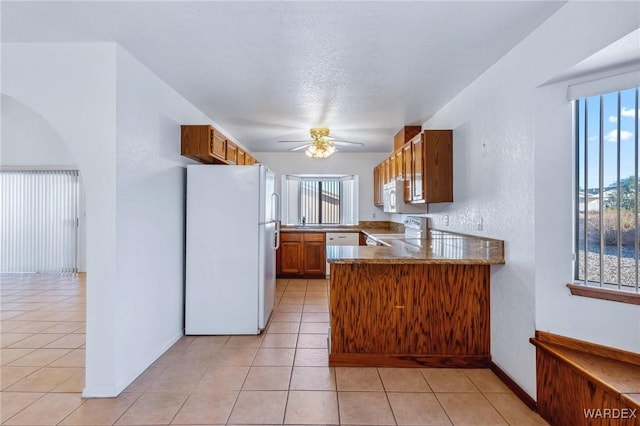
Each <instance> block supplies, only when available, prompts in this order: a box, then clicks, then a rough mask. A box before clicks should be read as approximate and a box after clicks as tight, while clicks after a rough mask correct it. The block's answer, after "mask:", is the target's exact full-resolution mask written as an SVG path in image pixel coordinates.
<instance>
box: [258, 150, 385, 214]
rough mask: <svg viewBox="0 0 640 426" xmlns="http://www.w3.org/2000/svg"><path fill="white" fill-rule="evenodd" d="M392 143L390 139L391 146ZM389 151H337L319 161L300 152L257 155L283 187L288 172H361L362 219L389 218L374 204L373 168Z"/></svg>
mask: <svg viewBox="0 0 640 426" xmlns="http://www.w3.org/2000/svg"><path fill="white" fill-rule="evenodd" d="M391 144H392V142H391V141H390V142H389V145H390V146H391ZM388 156H389V154H388V153H380V152H363V153H353V152H337V153H335V154H333V155H332V156H331V157H329V158H326V159H323V160H320V159H314V158H309V157H307V156H306V154H304V153H298V152H257V153H255V157H256V158H257V159H258V161H260V162H261V163H264V164H266V165H267V166H268V167H269V168H270V169H271V170H273V171H274V172H275V173H276V174H277V175H278V177H277V179H278V182H279V184H278V185H279V186H278V188H281V186H280V185H281V184H280V182H281V176H282V175H285V174H323V173H326V174H355V175H358V183H359V187H358V198H359V216H360V221H385V220H390V219H391V217H390V215H389V214H387V213H384V212H383V211H382V207H376V206H374V205H373V168H374V167H375V166H377V165H378V164H380V162H381V161H383V160H384V159H385V158H387V157H388Z"/></svg>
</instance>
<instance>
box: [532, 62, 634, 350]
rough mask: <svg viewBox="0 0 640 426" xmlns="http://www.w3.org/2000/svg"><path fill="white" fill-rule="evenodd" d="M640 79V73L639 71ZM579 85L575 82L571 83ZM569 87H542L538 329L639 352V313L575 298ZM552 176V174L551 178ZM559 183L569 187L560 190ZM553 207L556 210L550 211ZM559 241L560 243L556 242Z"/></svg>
mask: <svg viewBox="0 0 640 426" xmlns="http://www.w3.org/2000/svg"><path fill="white" fill-rule="evenodd" d="M636 72H638V73H639V74H638V75H639V76H640V70H637V71H636ZM573 83H575V82H573ZM567 84H568V83H559V84H554V85H551V86H547V87H542V88H540V89H539V90H538V93H537V95H538V96H537V111H536V115H537V117H538V119H537V120H536V228H535V232H536V236H535V238H536V327H537V328H538V329H539V330H543V331H548V332H551V333H556V334H561V335H565V336H571V337H574V338H577V339H581V340H586V341H590V342H596V343H600V344H603V345H607V346H613V347H616V348H620V349H624V350H628V351H632V352H640V307H639V306H636V305H630V304H624V303H616V302H611V301H607V300H598V299H591V298H585V297H577V296H571V294H570V293H569V291H568V289H567V288H566V287H565V286H564V285H563V284H565V283H568V282H571V281H572V278H573V268H572V264H573V263H572V254H573V251H574V249H573V240H572V238H569V236H570V235H571V230H572V227H573V215H574V210H573V205H572V197H573V194H574V193H573V186H572V185H571V182H572V179H573V176H574V169H573V168H572V167H569V166H567V165H570V164H571V165H572V164H573V162H574V149H573V146H572V145H571V144H570V143H558V141H570V140H571V138H572V137H573V135H572V130H573V129H572V127H571V126H569V125H567V123H571V120H572V108H571V104H570V103H569V102H567ZM549 170H554V172H553V173H549ZM558 182H565V184H563V185H558ZM551 206H553V208H550V207H551ZM559 235H561V236H562V238H558V236H559Z"/></svg>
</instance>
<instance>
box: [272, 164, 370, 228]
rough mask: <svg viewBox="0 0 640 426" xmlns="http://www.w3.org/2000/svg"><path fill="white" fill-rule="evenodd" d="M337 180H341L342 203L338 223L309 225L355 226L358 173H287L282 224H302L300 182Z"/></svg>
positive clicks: (284, 179)
mask: <svg viewBox="0 0 640 426" xmlns="http://www.w3.org/2000/svg"><path fill="white" fill-rule="evenodd" d="M305 180H311V181H336V182H339V187H338V189H339V192H340V193H339V197H340V205H339V212H338V220H339V221H338V222H337V223H311V222H307V224H308V225H309V226H316V227H318V226H355V225H358V223H359V194H358V193H359V179H358V175H357V174H297V173H287V174H283V175H282V176H281V182H282V212H283V215H282V218H281V219H282V224H283V225H285V226H300V225H301V219H302V217H301V196H300V190H301V188H300V187H301V185H300V182H302V181H305Z"/></svg>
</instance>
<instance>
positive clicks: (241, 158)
mask: <svg viewBox="0 0 640 426" xmlns="http://www.w3.org/2000/svg"><path fill="white" fill-rule="evenodd" d="M237 157H238V161H237V163H238V166H244V165H245V152H244V151H243V150H242V148H238V154H237Z"/></svg>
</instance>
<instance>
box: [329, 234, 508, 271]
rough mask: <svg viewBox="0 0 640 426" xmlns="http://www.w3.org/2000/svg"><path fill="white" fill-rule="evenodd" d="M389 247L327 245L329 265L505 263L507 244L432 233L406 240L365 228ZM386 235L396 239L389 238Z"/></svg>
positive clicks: (477, 238) (492, 240) (470, 237)
mask: <svg viewBox="0 0 640 426" xmlns="http://www.w3.org/2000/svg"><path fill="white" fill-rule="evenodd" d="M362 232H364V233H365V234H367V235H370V236H373V237H374V238H377V239H379V240H382V241H383V242H385V243H387V244H389V246H327V260H328V262H329V263H336V264H347V263H351V264H353V263H368V264H371V263H379V264H399V263H432V264H469V265H473V264H478V265H494V264H504V263H505V262H504V242H503V241H501V240H494V239H491V238H482V237H475V236H471V235H464V234H457V233H453V232H446V231H438V230H435V229H432V230H429V233H428V236H427V239H424V240H418V239H404V238H401V237H399V236H398V235H397V233H396V232H393V231H386V232H385V231H383V230H380V229H375V230H367V229H363V230H362ZM385 234H387V235H389V237H391V235H394V238H392V239H391V238H390V239H385Z"/></svg>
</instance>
